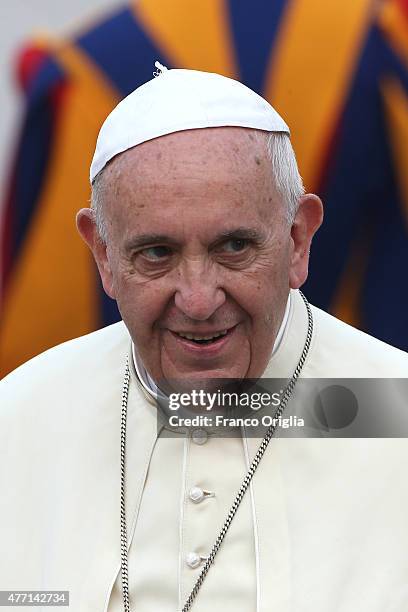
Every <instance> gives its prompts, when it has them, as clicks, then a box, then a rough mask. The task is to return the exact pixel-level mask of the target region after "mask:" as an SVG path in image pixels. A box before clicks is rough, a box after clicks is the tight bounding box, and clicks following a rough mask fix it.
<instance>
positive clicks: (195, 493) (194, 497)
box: [189, 487, 205, 504]
mask: <svg viewBox="0 0 408 612" xmlns="http://www.w3.org/2000/svg"><path fill="white" fill-rule="evenodd" d="M189 497H190V499H191V501H193V502H194V503H195V504H199V503H200V502H202V501H203V499H204V497H205V494H204V491H203V490H202V489H200V487H192V488H191V489H190V493H189Z"/></svg>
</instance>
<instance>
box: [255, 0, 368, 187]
mask: <svg viewBox="0 0 408 612" xmlns="http://www.w3.org/2000/svg"><path fill="white" fill-rule="evenodd" d="M371 4H372V3H371V0H353V2H343V3H340V4H339V5H338V8H337V9H336V8H335V7H334V6H333V3H331V2H327V0H297V2H289V3H288V6H287V9H286V11H285V14H284V17H283V23H282V25H281V28H280V30H279V33H278V37H277V40H276V46H275V50H274V53H273V56H272V59H271V63H270V66H269V69H268V76H267V79H266V91H265V93H266V97H267V99H268V100H270V101H271V103H272V104H273V105H274V106H275V107H276V109H277V110H278V112H280V113H281V114H282V115H283V118H284V119H285V120H286V122H287V123H288V125H290V126H291V133H292V143H293V146H294V149H295V151H296V153H297V157H298V161H299V166H300V171H301V174H302V176H303V179H304V182H305V185H306V187H307V189H308V190H309V191H315V190H316V189H317V183H318V179H319V176H320V173H321V168H322V166H323V164H324V161H325V159H324V158H325V152H326V150H327V146H328V143H329V140H330V138H331V135H332V132H333V129H334V126H335V125H336V124H337V120H338V117H339V114H340V112H341V110H342V107H343V103H344V98H345V96H346V95H347V93H348V90H349V84H350V81H351V79H352V78H353V74H354V69H355V66H356V57H357V56H358V53H359V52H360V49H361V45H362V43H363V40H364V36H365V34H366V31H367V28H368V26H369V24H370V20H371V16H372V15H371Z"/></svg>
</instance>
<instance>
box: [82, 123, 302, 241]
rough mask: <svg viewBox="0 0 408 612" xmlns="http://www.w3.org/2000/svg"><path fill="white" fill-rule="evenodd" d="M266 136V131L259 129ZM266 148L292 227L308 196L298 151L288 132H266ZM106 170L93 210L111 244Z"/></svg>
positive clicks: (94, 193) (98, 180)
mask: <svg viewBox="0 0 408 612" xmlns="http://www.w3.org/2000/svg"><path fill="white" fill-rule="evenodd" d="M256 131H257V133H258V134H260V135H261V136H262V137H264V135H265V132H260V131H259V130H256ZM266 137H267V138H266V148H267V153H268V157H269V159H270V161H271V169H272V174H273V177H274V182H275V188H276V190H277V192H278V194H279V195H280V196H281V197H282V198H283V201H284V204H285V206H286V217H287V221H288V223H289V224H292V223H293V220H294V218H295V215H296V212H297V209H298V205H299V200H300V198H301V197H302V195H303V194H304V193H305V189H304V186H303V181H302V178H301V176H300V174H299V169H298V165H297V162H296V156H295V152H294V150H293V147H292V144H291V142H290V138H289V136H288V134H286V133H284V132H268V133H266ZM102 176H103V169H102V170H101V171H100V172H99V173H98V174H97V175H96V177H95V178H94V180H93V181H92V194H91V208H92V209H93V210H94V214H95V223H96V227H97V229H98V233H99V237H100V239H101V240H102V242H104V243H106V241H107V231H106V224H105V219H104V216H103V210H102V208H103V202H102V200H103V192H104V181H103V180H101V179H102Z"/></svg>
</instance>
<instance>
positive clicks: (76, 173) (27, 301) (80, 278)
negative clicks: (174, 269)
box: [0, 43, 118, 374]
mask: <svg viewBox="0 0 408 612" xmlns="http://www.w3.org/2000/svg"><path fill="white" fill-rule="evenodd" d="M53 52H54V53H55V56H56V58H57V60H58V61H59V62H60V63H61V65H62V66H63V68H65V69H66V70H67V72H68V83H69V85H68V88H67V91H66V95H65V98H64V104H65V108H64V109H63V112H61V113H59V115H58V117H59V119H58V123H57V125H56V131H55V134H54V141H53V152H52V155H51V156H50V162H49V167H48V171H47V176H46V180H45V181H44V185H45V187H44V191H43V193H42V194H41V198H40V201H39V203H38V207H37V210H36V214H35V216H34V218H33V219H32V223H31V225H30V228H29V233H28V235H27V239H26V240H25V243H24V246H23V249H22V252H21V255H20V258H19V260H18V262H16V265H15V270H14V274H13V277H12V279H11V280H10V286H9V290H8V292H7V296H6V299H5V307H4V312H3V313H2V333H1V335H0V363H1V372H2V374H5V373H7V372H9V371H11V370H12V369H14V368H15V367H17V366H18V365H19V364H20V363H21V362H23V361H26V360H28V359H29V358H31V357H32V356H34V355H36V354H37V353H40V352H42V351H43V350H45V349H46V348H48V347H51V346H53V345H54V344H56V343H59V342H61V341H62V340H64V339H69V338H72V337H75V336H78V335H80V334H85V333H87V332H89V331H92V330H93V329H95V327H96V324H97V321H98V304H97V295H98V294H97V290H96V273H95V268H94V264H93V261H92V258H91V256H90V254H89V251H88V249H87V247H86V246H85V244H84V243H83V242H82V240H81V238H80V237H79V235H78V233H77V230H76V227H75V214H76V212H77V210H79V208H81V207H84V206H87V205H88V201H89V196H90V190H89V187H88V185H89V183H88V178H87V174H88V168H89V164H90V161H91V158H92V154H93V148H94V142H95V139H96V136H97V133H98V130H99V127H100V125H101V123H102V121H103V120H104V118H105V117H106V115H107V114H108V113H109V112H110V110H111V109H112V108H113V106H114V105H115V104H116V103H117V101H118V97H117V94H116V91H114V90H113V88H112V87H111V86H110V85H109V83H107V81H106V80H105V79H104V78H103V77H102V75H101V74H99V72H98V70H97V69H96V67H95V66H93V65H91V63H90V62H89V60H87V59H86V58H85V57H84V56H83V55H82V54H81V53H80V52H79V51H78V50H77V49H75V48H73V47H71V46H70V45H68V44H65V43H64V44H63V45H61V46H58V45H55V48H54V49H53ZM51 287H52V291H50V288H51ZM39 317H42V318H43V317H47V320H48V324H47V328H46V331H47V333H46V335H44V333H43V332H42V334H41V335H39V334H38V333H37V320H38V318H39ZM61 319H62V320H63V321H64V328H63V329H61Z"/></svg>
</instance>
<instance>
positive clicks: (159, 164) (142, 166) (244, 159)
mask: <svg viewBox="0 0 408 612" xmlns="http://www.w3.org/2000/svg"><path fill="white" fill-rule="evenodd" d="M267 135H268V134H267V133H266V132H263V131H260V130H255V129H247V128H241V127H219V128H205V129H194V130H187V131H183V132H177V133H174V134H168V135H165V136H162V137H160V138H155V139H153V140H150V141H148V142H145V143H142V144H140V145H138V146H136V147H133V148H131V149H129V150H127V151H125V152H123V153H120V154H119V155H117V156H115V158H114V159H112V160H111V161H110V162H109V163H108V164H107V166H106V167H105V169H104V170H103V172H102V173H103V174H104V178H105V180H104V183H105V187H109V186H110V187H112V186H114V185H115V184H116V183H117V182H120V183H122V184H123V185H122V186H124V185H125V184H127V185H131V184H133V183H134V184H135V185H136V184H137V185H138V186H139V187H140V186H142V185H143V184H146V183H150V182H152V181H153V182H154V183H156V184H160V179H161V178H163V177H164V176H166V178H167V179H171V178H173V179H174V180H175V179H176V178H182V177H184V179H185V180H186V181H187V182H188V181H189V180H193V177H194V176H196V174H197V173H198V174H201V175H202V176H203V178H204V176H205V177H206V178H207V180H211V179H212V178H213V179H214V180H215V181H216V180H217V179H219V178H220V176H221V175H222V174H224V175H226V174H228V173H230V174H231V180H232V178H233V176H234V174H236V175H237V177H236V178H240V177H242V176H243V175H244V176H245V177H246V178H249V177H250V175H251V174H254V178H255V179H256V180H259V179H260V178H261V175H263V174H267V175H268V176H270V169H271V166H270V160H269V157H268V154H267ZM102 173H101V174H102Z"/></svg>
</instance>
